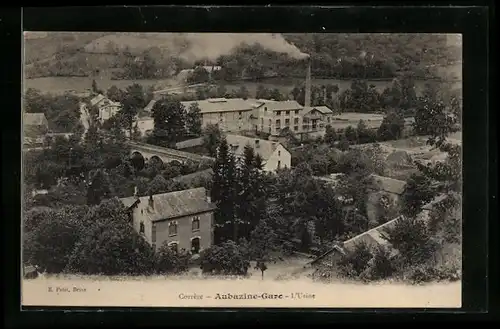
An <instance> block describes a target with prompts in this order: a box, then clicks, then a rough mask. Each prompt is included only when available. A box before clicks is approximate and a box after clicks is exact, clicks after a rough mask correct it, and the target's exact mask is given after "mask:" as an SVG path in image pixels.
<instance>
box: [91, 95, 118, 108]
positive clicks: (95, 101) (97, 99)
mask: <svg viewBox="0 0 500 329" xmlns="http://www.w3.org/2000/svg"><path fill="white" fill-rule="evenodd" d="M104 100H107V101H108V103H109V104H107V105H115V106H120V105H121V104H120V103H118V102H113V101H112V100H110V99H109V98H107V97H106V96H104V95H102V94H99V95H97V96H95V97H94V98H92V99H91V100H90V105H92V106H95V105H97V104H99V103H101V102H102V101H104Z"/></svg>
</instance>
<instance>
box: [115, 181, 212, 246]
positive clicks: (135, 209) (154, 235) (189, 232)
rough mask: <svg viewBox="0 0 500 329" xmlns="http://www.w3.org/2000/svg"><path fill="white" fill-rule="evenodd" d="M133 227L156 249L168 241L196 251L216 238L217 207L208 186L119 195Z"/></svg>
mask: <svg viewBox="0 0 500 329" xmlns="http://www.w3.org/2000/svg"><path fill="white" fill-rule="evenodd" d="M120 200H121V202H122V203H123V204H124V206H125V207H126V209H127V210H128V213H129V220H130V223H131V225H133V227H134V229H135V230H136V231H137V232H138V233H139V234H140V235H141V236H142V237H143V238H144V240H146V242H148V243H149V244H150V245H151V246H152V248H153V250H155V251H157V250H158V249H159V248H161V246H162V245H164V244H167V245H168V246H170V247H171V248H172V249H173V250H176V251H182V250H185V251H190V252H191V253H192V254H193V255H196V254H198V253H199V252H200V251H202V250H203V249H206V248H209V247H210V246H211V245H212V244H213V241H214V236H213V234H214V210H215V208H216V206H215V204H213V203H212V202H211V200H210V197H209V196H208V194H207V191H206V190H205V188H203V187H201V188H194V189H188V190H183V191H176V192H170V193H162V194H155V195H149V196H143V197H139V196H137V195H135V196H132V197H128V198H122V199H120Z"/></svg>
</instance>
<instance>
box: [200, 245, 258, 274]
mask: <svg viewBox="0 0 500 329" xmlns="http://www.w3.org/2000/svg"><path fill="white" fill-rule="evenodd" d="M246 254H247V251H246V250H245V248H242V247H241V246H239V245H237V244H236V243H235V242H234V241H226V242H224V243H222V244H221V245H218V246H217V245H216V246H212V247H210V248H209V249H206V250H205V252H204V253H203V255H202V260H201V266H200V267H201V269H202V272H203V273H204V274H214V275H219V274H222V275H246V274H247V271H248V268H249V267H250V262H249V261H248V258H246V257H245V256H246Z"/></svg>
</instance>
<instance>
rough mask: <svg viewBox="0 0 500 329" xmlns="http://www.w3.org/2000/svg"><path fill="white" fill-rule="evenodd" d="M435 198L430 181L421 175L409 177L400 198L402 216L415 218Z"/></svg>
mask: <svg viewBox="0 0 500 329" xmlns="http://www.w3.org/2000/svg"><path fill="white" fill-rule="evenodd" d="M435 196H436V192H435V190H434V189H433V187H432V181H431V179H429V178H428V177H426V176H424V175H423V174H421V173H417V174H413V175H411V177H410V179H408V182H407V183H406V186H405V190H404V192H403V195H402V196H401V201H402V206H403V208H402V210H403V214H404V215H405V216H408V217H415V216H416V215H417V214H418V213H420V211H421V210H422V206H424V205H425V204H427V203H428V202H430V201H431V200H432V199H433V198H434V197H435Z"/></svg>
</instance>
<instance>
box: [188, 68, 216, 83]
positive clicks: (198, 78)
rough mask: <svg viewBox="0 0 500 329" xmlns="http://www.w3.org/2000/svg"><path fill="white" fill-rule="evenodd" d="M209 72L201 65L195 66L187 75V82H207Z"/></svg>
mask: <svg viewBox="0 0 500 329" xmlns="http://www.w3.org/2000/svg"><path fill="white" fill-rule="evenodd" d="M209 79H210V74H209V73H208V71H207V70H206V69H205V68H204V67H203V66H198V67H196V68H195V69H194V70H193V72H192V73H191V74H189V75H188V77H187V83H189V84H196V83H204V82H208V81H209Z"/></svg>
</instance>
